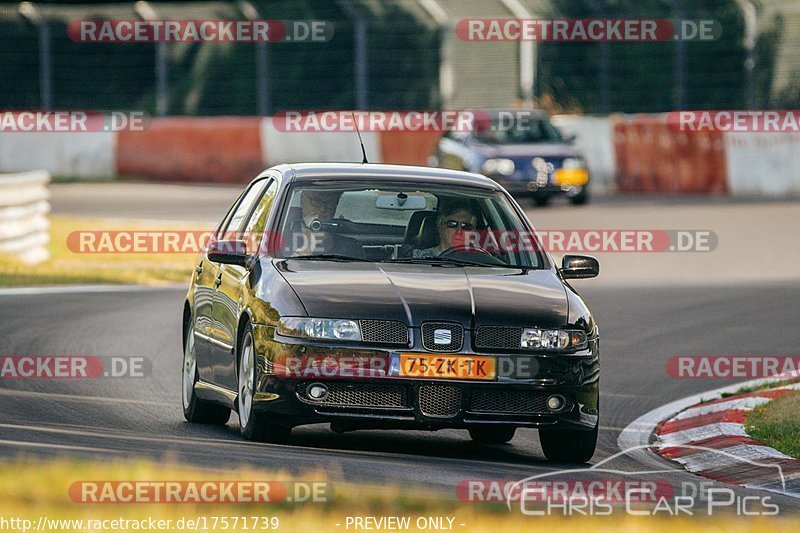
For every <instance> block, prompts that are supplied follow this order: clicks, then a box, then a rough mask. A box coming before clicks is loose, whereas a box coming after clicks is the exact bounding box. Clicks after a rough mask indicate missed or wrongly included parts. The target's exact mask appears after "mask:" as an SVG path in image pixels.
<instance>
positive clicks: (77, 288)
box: [0, 284, 188, 297]
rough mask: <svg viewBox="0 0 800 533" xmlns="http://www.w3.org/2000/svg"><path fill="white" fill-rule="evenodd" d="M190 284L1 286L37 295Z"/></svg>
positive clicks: (4, 291) (3, 292)
mask: <svg viewBox="0 0 800 533" xmlns="http://www.w3.org/2000/svg"><path fill="white" fill-rule="evenodd" d="M187 288H188V285H183V284H180V285H179V284H169V285H64V286H47V287H7V288H0V297H3V296H35V295H39V294H83V293H87V294H88V293H102V292H148V291H163V290H176V289H187Z"/></svg>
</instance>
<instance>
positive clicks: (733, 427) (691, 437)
mask: <svg viewBox="0 0 800 533" xmlns="http://www.w3.org/2000/svg"><path fill="white" fill-rule="evenodd" d="M720 436H737V437H746V436H747V433H745V432H744V426H743V425H741V424H734V423H731V422H721V423H717V424H707V425H705V426H697V427H693V428H689V429H684V430H681V431H676V432H674V433H666V434H661V435H659V436H658V441H659V442H660V445H661V447H667V446H680V445H681V444H693V443H696V442H698V441H701V440H705V439H710V438H712V437H720Z"/></svg>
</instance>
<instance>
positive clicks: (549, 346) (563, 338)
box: [520, 328, 588, 350]
mask: <svg viewBox="0 0 800 533" xmlns="http://www.w3.org/2000/svg"><path fill="white" fill-rule="evenodd" d="M586 346H588V342H587V340H586V333H584V332H583V331H577V330H564V329H539V328H525V329H523V330H522V338H521V339H520V347H521V348H527V349H533V350H580V349H581V348H586Z"/></svg>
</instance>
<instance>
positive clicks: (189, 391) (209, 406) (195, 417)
mask: <svg viewBox="0 0 800 533" xmlns="http://www.w3.org/2000/svg"><path fill="white" fill-rule="evenodd" d="M197 375H198V374H197V353H196V351H195V345H194V333H193V332H192V325H191V321H190V322H189V326H188V327H187V331H186V342H185V343H184V347H183V372H182V379H181V391H182V392H181V397H182V402H181V403H182V404H183V417H184V418H185V419H186V420H188V421H189V422H196V423H199V424H215V425H219V426H223V425H225V424H227V423H228V419H229V418H230V417H231V410H230V409H228V408H227V407H225V406H224V405H216V404H213V403H208V402H204V401H203V400H200V399H199V398H198V397H197V394H195V391H194V386H195V384H196V383H197Z"/></svg>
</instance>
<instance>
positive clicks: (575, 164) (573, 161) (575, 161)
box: [561, 157, 586, 168]
mask: <svg viewBox="0 0 800 533" xmlns="http://www.w3.org/2000/svg"><path fill="white" fill-rule="evenodd" d="M561 168H586V161H584V160H583V159H581V158H579V157H568V158H566V159H564V162H563V163H561Z"/></svg>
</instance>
